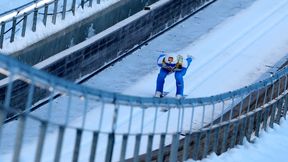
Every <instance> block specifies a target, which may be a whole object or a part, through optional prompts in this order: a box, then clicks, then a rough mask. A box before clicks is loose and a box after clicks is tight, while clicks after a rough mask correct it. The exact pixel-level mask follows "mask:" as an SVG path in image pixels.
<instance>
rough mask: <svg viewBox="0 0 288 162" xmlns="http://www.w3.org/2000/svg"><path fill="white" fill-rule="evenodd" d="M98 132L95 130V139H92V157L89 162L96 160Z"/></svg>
mask: <svg viewBox="0 0 288 162" xmlns="http://www.w3.org/2000/svg"><path fill="white" fill-rule="evenodd" d="M98 136H99V133H98V132H93V139H92V145H91V152H90V158H89V162H94V161H95V158H96V155H95V154H96V151H97V144H98Z"/></svg>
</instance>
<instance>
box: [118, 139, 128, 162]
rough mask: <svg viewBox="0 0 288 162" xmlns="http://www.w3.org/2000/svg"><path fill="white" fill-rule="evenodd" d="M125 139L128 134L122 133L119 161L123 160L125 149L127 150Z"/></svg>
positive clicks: (122, 161)
mask: <svg viewBox="0 0 288 162" xmlns="http://www.w3.org/2000/svg"><path fill="white" fill-rule="evenodd" d="M127 141H128V134H124V135H123V137H122V145H121V154H120V162H124V161H125V155H126V150H127Z"/></svg>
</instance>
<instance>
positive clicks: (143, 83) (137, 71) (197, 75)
mask: <svg viewBox="0 0 288 162" xmlns="http://www.w3.org/2000/svg"><path fill="white" fill-rule="evenodd" d="M228 2H229V3H228ZM251 3H252V2H251V0H250V1H249V0H242V1H240V0H239V1H237V2H236V1H234V0H230V1H227V0H219V1H217V2H216V3H215V4H213V5H212V6H210V7H208V8H206V9H205V10H204V11H202V12H200V13H198V14H196V15H195V16H193V17H191V18H189V19H188V20H186V21H185V22H183V23H181V24H179V25H178V26H176V27H175V28H173V29H172V30H170V31H169V32H167V33H165V34H164V35H162V36H160V37H158V38H156V39H154V40H153V41H151V42H149V44H148V45H147V46H145V47H143V48H142V49H140V50H137V51H136V52H134V53H133V54H132V55H130V56H128V57H126V58H124V59H123V60H122V61H120V62H119V63H117V64H115V65H114V66H112V67H109V68H107V69H106V70H104V71H103V72H102V73H100V74H99V75H96V76H95V77H94V78H92V79H91V80H89V81H88V82H87V83H85V85H87V86H90V87H94V88H98V89H104V90H109V91H115V92H121V93H124V94H129V95H136V96H146V97H149V96H153V95H154V91H155V82H156V77H157V74H158V71H159V68H158V67H157V66H156V59H157V57H158V55H159V54H160V53H163V52H161V51H165V53H179V54H183V55H187V54H189V55H192V56H194V58H195V59H194V60H193V62H192V64H191V66H190V67H189V69H188V71H187V74H186V76H185V78H184V80H185V94H187V95H188V97H201V96H210V95H215V94H219V93H223V92H226V91H232V90H234V89H238V88H241V87H243V86H246V85H249V84H251V83H254V82H255V81H258V80H260V79H263V78H265V77H268V76H269V74H270V73H269V72H274V71H275V70H276V68H271V66H272V67H273V66H274V65H277V64H278V63H279V61H280V60H283V58H285V57H286V53H287V51H288V46H287V42H288V35H286V34H283V33H286V29H287V28H288V17H287V15H288V10H287V7H288V0H282V1H270V0H257V1H255V2H254V1H253V3H252V4H251ZM250 4H251V6H250ZM246 7H247V8H246ZM240 10H241V11H240ZM217 11H219V12H217ZM239 11H240V12H239ZM236 13H237V14H236ZM165 91H168V92H170V93H169V96H168V97H174V95H175V80H174V77H173V75H171V76H168V78H167V79H166V83H165ZM67 100H68V99H67V97H61V98H58V99H57V100H55V103H53V110H52V111H53V112H52V114H53V116H52V119H53V120H55V121H56V120H61V113H63V111H65V110H63V107H65V106H66V105H65V103H67ZM73 105H76V107H77V108H79V109H81V107H82V108H83V102H82V103H80V102H76V101H75V102H73ZM108 106H109V105H108ZM44 108H46V107H44ZM124 108H125V107H124ZM108 109H109V108H108ZM72 111H73V112H72V113H73V115H74V118H72V119H73V120H72V121H71V123H73V124H75V125H81V124H83V121H85V124H84V126H83V127H85V128H90V129H95V127H97V124H98V123H97V121H96V119H95V118H97V116H99V109H97V108H95V107H91V108H90V107H89V109H88V111H89V113H87V114H86V116H85V117H86V118H85V119H84V120H83V118H84V116H81V113H79V112H77V110H76V109H75V110H72ZM107 111H108V112H109V110H107ZM141 111H142V110H137V109H135V112H134V113H135V118H133V121H132V123H133V124H134V123H135V125H136V126H135V127H132V128H131V130H130V131H131V132H138V131H139V125H138V127H137V124H138V123H139V112H140V113H141ZM173 111H176V110H173ZM45 112H46V111H45V109H41V108H40V109H39V110H38V111H36V112H34V113H35V115H42V116H44V115H45ZM153 112H155V111H154V110H151V111H150V110H147V111H146V114H151V113H153ZM121 113H123V115H121V116H119V117H120V118H119V119H118V120H119V122H117V131H119V132H122V131H126V128H127V125H126V123H128V122H129V118H127V115H124V114H125V113H126V114H127V112H121ZM166 114H167V113H166ZM175 114H176V115H175ZM177 114H178V113H177V112H175V113H174V112H172V113H171V116H170V119H171V121H177V120H178V119H177V117H178V116H177ZM106 115H107V119H106V116H105V115H104V120H105V123H103V125H100V128H102V129H103V130H108V131H109V130H110V129H111V126H110V124H111V121H110V120H111V113H110V116H109V113H107V114H106ZM158 115H159V116H157V121H158V123H159V125H157V127H156V128H157V129H156V132H163V131H164V130H163V127H165V125H164V124H165V122H164V123H163V122H161V121H165V118H164V117H165V116H166V115H165V114H163V113H162V114H161V113H159V114H158ZM196 115H197V114H196ZM109 117H110V118H109ZM145 117H146V118H145V120H144V121H145V123H144V124H143V126H144V130H145V131H146V130H147V131H149V130H151V127H153V126H152V124H151V123H154V114H153V115H150V117H149V116H148V115H147V116H145ZM108 118H109V119H108ZM161 123H162V125H161ZM105 124H107V125H105ZM196 124H197V123H196ZM196 124H195V127H197V125H196ZM16 126H17V122H12V123H9V124H6V125H5V127H6V130H5V131H4V134H3V137H5V138H7V140H6V139H5V140H6V141H8V142H6V144H7V145H5V146H1V149H0V150H4V151H3V153H2V152H1V153H2V154H4V155H3V156H1V158H3V159H4V160H6V161H9V158H11V154H12V152H11V151H9V150H10V149H11V148H13V138H12V139H9V137H10V136H11V137H13V133H14V134H15V131H14V130H13V129H12V130H11V128H13V127H15V128H16ZM174 126H175V125H174V123H171V125H169V129H168V131H169V132H173V131H175V130H177V129H176V128H175V127H174ZM188 126H189V125H188ZM27 127H28V128H27V130H29V131H30V132H29V133H30V134H27V135H26V136H27V137H26V140H27V141H25V145H24V146H23V150H22V154H21V158H22V159H23V160H24V159H25V160H26V161H31V159H33V156H32V155H31V154H29V153H30V152H31V151H32V152H35V145H36V143H37V138H36V137H37V135H38V134H37V131H36V130H35V127H37V124H34V125H33V124H31V123H29V125H28V124H27ZM198 127H199V125H198ZM8 128H9V129H8ZM184 129H185V128H184ZM87 134H89V133H87ZM87 134H85V135H83V140H82V143H81V149H82V150H81V152H80V159H81V160H83V161H86V160H87V157H88V155H87V154H89V148H90V144H91V138H88V137H89V136H87ZM56 139H57V132H55V131H52V130H51V134H49V135H48V136H47V138H46V141H48V142H49V145H47V144H46V145H45V149H44V153H43V161H51V158H52V157H53V156H51V155H54V149H55V141H56ZM64 139H65V141H64V146H65V147H64V148H63V150H64V151H63V155H62V156H61V158H63V159H62V160H63V161H65V160H68V161H69V160H71V158H72V157H71V153H72V151H73V144H74V143H73V142H72V143H71V141H74V139H75V132H73V131H70V130H67V132H66V134H65V137H64ZM117 140H119V139H116V142H115V150H114V151H117V149H118V150H119V146H120V145H121V140H120V141H117ZM3 141H4V140H3ZM50 141H51V142H50ZM52 141H53V142H52ZM100 141H101V142H104V143H105V142H106V141H105V140H103V141H102V140H100ZM2 143H3V142H2ZM104 143H103V147H101V146H102V144H101V143H99V147H98V149H97V155H98V157H97V160H99V161H101V160H103V158H104V157H103V156H102V157H101V155H104V153H105V151H106V147H105V145H104ZM155 143H156V144H157V142H155ZM153 144H154V143H153ZM2 145H3V144H2ZM153 147H154V145H153ZM244 147H245V145H244ZM2 148H5V149H2ZM266 148H267V147H266ZM267 149H268V148H267ZM141 150H142V151H143V150H144V151H145V145H143V148H141ZM141 150H140V152H141ZM132 154H133V153H131V150H127V157H129V156H131V155H132ZM212 156H213V155H212ZM113 158H116V159H117V158H118V157H117V156H115V157H113ZM116 159H115V160H116Z"/></svg>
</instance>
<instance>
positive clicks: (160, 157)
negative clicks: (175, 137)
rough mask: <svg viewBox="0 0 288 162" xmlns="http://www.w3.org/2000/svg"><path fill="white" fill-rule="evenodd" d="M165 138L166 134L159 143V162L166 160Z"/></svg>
mask: <svg viewBox="0 0 288 162" xmlns="http://www.w3.org/2000/svg"><path fill="white" fill-rule="evenodd" d="M165 138H166V134H165V133H163V134H161V135H160V143H159V150H158V157H157V161H159V162H162V161H163V158H164V145H165Z"/></svg>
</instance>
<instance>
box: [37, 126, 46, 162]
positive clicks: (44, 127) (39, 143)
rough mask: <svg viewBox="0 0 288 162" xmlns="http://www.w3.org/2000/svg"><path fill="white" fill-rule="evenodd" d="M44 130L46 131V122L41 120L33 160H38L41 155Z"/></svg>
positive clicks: (44, 135)
mask: <svg viewBox="0 0 288 162" xmlns="http://www.w3.org/2000/svg"><path fill="white" fill-rule="evenodd" d="M46 131H47V122H41V126H40V134H39V139H38V144H37V149H36V156H35V162H40V161H41V157H42V151H43V147H44V140H45V137H46Z"/></svg>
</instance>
